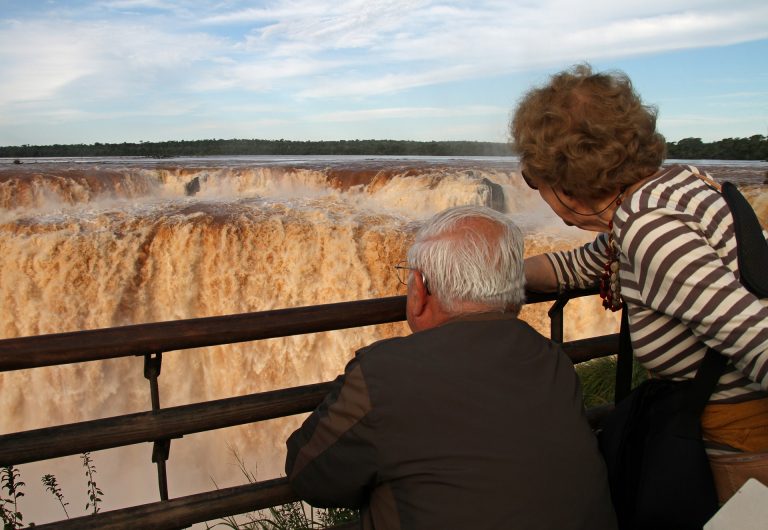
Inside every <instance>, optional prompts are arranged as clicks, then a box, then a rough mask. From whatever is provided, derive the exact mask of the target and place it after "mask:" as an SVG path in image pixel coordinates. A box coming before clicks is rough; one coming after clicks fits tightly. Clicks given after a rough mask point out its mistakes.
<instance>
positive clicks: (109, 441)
mask: <svg viewBox="0 0 768 530" xmlns="http://www.w3.org/2000/svg"><path fill="white" fill-rule="evenodd" d="M330 385H331V383H330V382H327V383H317V384H313V385H306V386H299V387H294V388H288V389H282V390H273V391H270V392H262V393H258V394H250V395H247V396H238V397H233V398H227V399H219V400H215V401H206V402H203V403H196V404H193V405H182V406H179V407H168V408H163V409H160V410H158V411H149V412H138V413H135V414H127V415H123V416H115V417H112V418H104V419H99V420H91V421H83V422H78V423H70V424H67V425H58V426H55V427H46V428H43V429H34V430H30V431H23V432H17V433H11V434H5V435H2V436H0V467H2V466H9V465H18V464H25V463H28V462H35V461H38V460H46V459H49V458H57V457H60V456H67V455H75V454H79V453H83V452H86V451H98V450H101V449H110V448H114V447H122V446H125V445H131V444H137V443H143V442H152V441H154V440H163V439H168V438H179V437H181V436H184V435H185V434H192V433H196V432H203V431H210V430H214V429H223V428H225V427H232V426H235V425H242V424H245V423H252V422H256V421H264V420H270V419H274V418H282V417H284V416H291V415H294V414H301V413H303V412H310V411H312V410H314V409H315V407H317V405H318V404H319V403H320V402H321V401H322V399H323V398H324V397H325V396H326V394H328V391H329V390H330Z"/></svg>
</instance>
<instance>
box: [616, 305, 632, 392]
mask: <svg viewBox="0 0 768 530" xmlns="http://www.w3.org/2000/svg"><path fill="white" fill-rule="evenodd" d="M631 390H632V341H631V340H630V337H629V309H627V304H626V303H624V304H623V305H622V308H621V329H620V330H619V353H618V355H617V356H616V388H615V389H614V394H613V402H614V403H618V402H619V401H621V400H622V399H624V398H625V397H627V396H628V395H629V393H630V391H631Z"/></svg>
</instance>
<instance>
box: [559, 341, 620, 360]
mask: <svg viewBox="0 0 768 530" xmlns="http://www.w3.org/2000/svg"><path fill="white" fill-rule="evenodd" d="M562 348H563V351H564V352H565V353H566V354H567V355H568V357H570V358H571V361H573V364H579V363H583V362H585V361H589V360H591V359H596V358H597V357H607V356H609V355H615V354H616V353H618V351H619V334H618V333H614V334H613V335H601V336H599V337H590V338H588V339H581V340H572V341H569V342H564V343H563V344H562Z"/></svg>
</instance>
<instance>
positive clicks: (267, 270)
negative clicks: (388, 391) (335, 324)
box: [0, 158, 766, 524]
mask: <svg viewBox="0 0 768 530" xmlns="http://www.w3.org/2000/svg"><path fill="white" fill-rule="evenodd" d="M748 196H749V197H750V200H752V201H753V203H755V204H756V206H758V205H759V204H761V201H762V206H761V207H760V206H758V208H762V210H761V215H762V216H763V218H765V215H766V200H765V196H764V195H763V194H762V193H761V192H760V191H759V190H758V191H755V192H754V193H752V192H750V195H748ZM459 204H485V205H488V206H491V207H494V208H496V209H499V210H502V211H505V212H507V213H508V214H509V215H510V216H512V217H513V218H514V219H515V220H516V221H517V222H518V223H519V224H520V225H521V227H522V228H523V231H524V232H525V233H526V253H527V254H535V253H539V252H542V251H546V250H550V249H554V248H564V247H568V246H571V245H573V244H574V243H576V242H582V241H587V240H589V239H590V238H591V236H590V234H588V233H584V232H581V231H578V230H575V229H569V228H567V227H565V226H564V225H563V224H562V222H561V221H559V220H558V219H557V218H555V217H554V215H553V214H552V213H551V212H550V211H549V210H548V208H546V206H545V205H544V204H543V202H541V200H540V198H539V197H538V194H537V193H535V192H533V191H531V190H530V189H528V188H527V187H526V186H525V185H524V184H522V182H521V180H520V178H519V175H518V173H517V167H516V162H515V161H514V160H509V159H506V160H505V159H486V160H481V161H479V160H450V161H449V162H439V161H437V160H434V159H433V160H421V159H419V160H381V159H379V160H366V159H364V158H356V159H352V160H350V159H346V158H328V159H315V160H309V161H307V160H301V159H294V160H263V159H258V158H251V159H234V160H220V161H215V162H212V161H211V160H179V161H174V162H173V163H172V164H169V163H167V162H162V163H159V162H155V161H151V160H114V159H113V160H104V161H58V162H36V163H29V162H28V163H25V164H21V165H14V166H10V164H6V165H4V166H3V165H0V241H1V242H2V247H1V248H2V255H1V256H0V260H2V262H1V263H0V304H2V309H3V310H2V312H0V338H12V337H21V336H30V335H37V334H45V333H56V332H64V331H76V330H83V329H95V328H103V327H111V326H120V325H126V324H134V323H143V322H157V321H165V320H175V319H187V318H197V317H206V316H216V315H226V314H234V313H242V312H251V311H262V310H269V309H278V308H286V307H297V306H305V305H315V304H325V303H332V302H341V301H349V300H360V299H367V298H377V297H382V296H391V295H395V294H404V288H401V286H400V285H399V283H398V281H397V279H396V277H395V275H394V274H393V271H392V269H391V265H392V264H393V263H396V262H398V261H400V260H401V259H402V258H403V257H404V254H405V250H406V248H407V246H408V242H409V241H410V238H411V236H412V234H413V231H414V230H415V228H416V227H417V226H418V223H419V221H420V220H422V219H424V218H425V217H428V216H429V215H431V214H433V213H435V212H437V211H439V210H442V209H444V208H446V207H449V206H453V205H459ZM546 309H547V308H546V307H536V306H532V307H529V308H526V309H525V310H524V312H523V315H522V317H523V318H525V319H526V320H528V321H529V322H531V323H532V324H533V325H534V326H535V327H537V328H538V329H540V330H541V331H542V332H544V333H547V332H548V331H547V330H548V319H547V317H546ZM616 327H617V326H616V320H615V317H614V316H613V315H610V314H607V313H605V312H603V311H602V310H601V309H599V303H598V301H597V300H587V299H585V300H578V301H574V302H571V304H569V307H568V308H567V309H566V340H570V339H574V338H581V337H586V336H592V335H597V334H604V333H611V332H614V331H615V330H616ZM405 333H408V330H407V326H406V325H405V324H404V323H398V324H390V325H383V326H371V327H366V328H360V329H355V330H345V331H335V332H328V333H319V334H313V335H301V336H296V337H288V338H284V339H271V340H265V341H259V342H253V343H245V344H237V345H226V346H220V347H214V348H203V349H197V350H187V351H179V352H168V353H166V354H165V355H164V356H163V367H162V373H161V376H160V398H161V405H162V406H174V405H183V404H188V403H196V402H200V401H205V400H210V399H218V398H224V397H230V396H238V395H244V394H249V393H253V392H261V391H266V390H272V389H276V388H285V387H290V386H295V385H299V384H308V383H314V382H320V381H327V380H330V379H332V378H334V377H335V376H336V375H337V374H338V373H340V372H341V371H342V370H343V367H344V365H345V363H346V361H347V360H348V359H349V358H350V356H351V355H352V354H353V352H354V351H355V350H356V349H357V348H359V347H361V346H363V345H365V344H368V343H370V342H373V341H375V340H378V339H381V338H384V337H388V336H392V335H396V334H405ZM0 388H2V391H1V392H0V403H1V404H2V410H3V412H4V413H3V415H2V419H1V420H0V432H3V433H8V432H16V431H22V430H28V429H33V428H39V427H44V426H49V425H55V424H62V423H71V422H76V421H84V420H89V419H96V418H103V417H109V416H114V415H119V414H125V413H130V412H138V411H144V410H149V409H150V403H149V391H148V383H147V381H146V380H145V379H144V378H143V364H142V361H141V359H139V358H125V359H116V360H109V361H104V362H91V363H83V364H78V365H69V366H59V367H50V368H40V369H35V370H21V371H16V372H8V373H2V374H0ZM301 419H302V418H300V417H294V418H285V419H281V420H274V421H269V422H263V423H260V424H254V425H247V426H241V427H237V428H231V429H225V430H220V431H214V432H210V433H202V434H197V435H190V436H185V437H184V438H183V439H181V440H174V441H173V442H172V443H171V452H170V460H169V462H168V474H169V491H170V495H171V496H172V497H178V496H182V495H186V494H191V493H195V492H199V491H204V490H209V489H212V488H213V487H214V484H213V480H215V482H216V484H218V486H219V487H226V486H231V485H236V484H240V483H242V482H243V481H244V477H242V475H240V472H239V470H238V469H237V466H236V465H234V459H233V457H232V455H231V453H230V448H232V449H234V450H236V451H237V452H238V453H239V454H240V455H241V456H242V457H243V458H244V459H245V463H246V465H247V466H248V468H249V469H250V470H251V471H252V472H254V473H255V474H256V475H257V477H258V479H260V480H264V479H268V478H272V477H276V476H280V475H281V473H282V460H283V454H284V440H285V438H286V437H287V435H288V434H289V433H290V432H291V431H292V430H293V429H294V428H295V427H296V425H297V424H298V423H299V422H300V421H301ZM150 454H151V445H150V444H144V445H140V446H133V447H128V448H123V449H116V450H110V451H103V452H98V453H96V454H94V455H93V457H94V460H95V462H96V465H97V467H98V471H99V473H98V476H97V477H98V481H99V486H100V487H101V488H102V489H103V490H104V492H105V497H104V503H103V505H102V506H103V509H113V508H118V507H123V506H128V505H132V504H138V503H144V502H152V501H154V500H157V498H158V496H157V488H156V475H155V469H154V466H153V465H152V464H151V462H150ZM21 470H22V474H23V478H24V480H25V481H26V483H27V490H26V491H27V495H26V497H24V498H23V501H22V502H23V505H22V509H23V511H24V513H25V521H34V522H37V523H38V524H39V523H43V522H46V521H49V520H55V519H60V518H61V517H62V516H63V513H62V512H60V511H59V510H60V508H59V507H58V504H57V503H56V501H55V499H54V498H53V497H52V496H50V495H49V494H47V493H45V492H44V491H43V487H42V485H40V484H39V478H38V477H40V476H42V475H43V474H45V473H54V474H55V475H56V476H57V478H58V479H59V482H60V483H61V485H62V490H63V492H64V494H65V496H66V497H68V499H69V500H70V501H71V504H72V505H73V507H74V510H73V511H74V512H75V515H79V514H80V513H82V512H78V511H77V505H78V504H82V506H84V505H85V500H83V501H82V502H81V501H80V498H81V497H82V498H83V499H85V481H84V480H82V471H81V468H80V462H79V460H78V459H77V457H68V458H62V459H56V460H52V461H47V462H40V463H34V464H28V465H24V466H21Z"/></svg>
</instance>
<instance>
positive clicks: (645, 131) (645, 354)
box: [510, 65, 768, 502]
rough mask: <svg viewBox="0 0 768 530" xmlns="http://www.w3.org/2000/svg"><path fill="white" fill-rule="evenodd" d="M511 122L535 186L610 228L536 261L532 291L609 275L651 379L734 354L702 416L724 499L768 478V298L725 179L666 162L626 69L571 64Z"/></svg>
mask: <svg viewBox="0 0 768 530" xmlns="http://www.w3.org/2000/svg"><path fill="white" fill-rule="evenodd" d="M510 129H511V134H512V137H513V139H514V146H515V148H516V149H517V152H518V154H519V155H520V163H521V169H522V174H523V178H524V179H525V181H526V182H527V183H528V185H529V186H530V187H531V188H533V189H536V190H538V191H539V194H540V195H541V197H542V199H544V201H545V202H546V203H547V204H548V205H549V206H550V208H552V210H554V212H555V213H556V214H557V215H558V216H559V217H560V218H561V219H562V220H563V221H565V223H566V224H568V225H573V226H577V227H579V228H582V229H584V230H590V231H594V232H598V233H599V234H598V236H597V237H596V239H595V240H594V241H593V242H592V243H589V244H587V245H585V246H583V247H581V248H577V249H574V250H570V251H564V252H555V253H551V254H545V255H539V256H534V257H531V258H528V259H527V260H526V265H525V266H526V270H525V273H526V280H527V283H528V288H529V289H531V290H537V291H543V292H551V291H556V290H565V289H573V288H583V287H588V286H592V285H595V284H599V285H600V286H601V296H602V297H603V305H604V306H605V307H606V308H608V309H611V310H617V309H620V308H621V307H622V302H624V303H626V305H627V307H628V309H629V329H630V336H631V338H632V346H633V350H634V354H635V357H636V358H637V359H638V361H639V362H640V363H641V364H642V365H643V366H644V367H645V368H646V369H647V370H648V371H649V373H650V374H651V376H652V377H661V378H668V379H671V380H676V381H678V380H680V381H681V380H686V379H691V378H692V377H693V376H694V375H695V374H696V371H697V369H698V367H699V365H700V363H701V361H702V359H703V357H704V355H705V353H706V350H707V347H708V346H709V347H712V348H714V349H715V350H717V351H718V352H720V353H722V354H724V355H725V356H727V357H728V358H729V361H730V362H729V364H728V367H727V369H726V372H725V373H724V374H723V375H722V377H721V378H720V380H719V382H718V385H717V387H716V389H715V391H714V392H713V394H712V395H711V397H710V401H709V404H708V405H707V407H706V409H705V412H704V414H703V416H702V428H703V431H704V438H705V441H706V443H707V449H708V453H709V455H710V463H711V464H712V468H713V471H714V475H715V482H716V485H717V488H718V494H719V496H720V499H721V502H722V501H724V500H725V499H727V498H728V497H730V496H731V495H732V494H733V492H734V491H735V490H736V489H738V488H739V487H740V486H741V485H742V484H743V482H744V481H745V480H746V478H748V477H756V478H758V479H760V480H761V481H762V482H763V483H764V484H766V485H768V392H766V391H767V390H768V300H761V299H758V298H756V297H755V296H754V295H753V294H752V293H750V292H749V291H747V290H746V289H745V288H744V287H743V286H742V284H741V283H740V282H739V264H738V263H737V256H736V239H735V236H734V227H733V219H732V217H731V214H730V210H729V209H728V206H727V204H726V203H725V201H724V199H723V198H722V197H721V196H720V194H719V193H718V191H717V184H715V183H714V182H713V181H712V180H711V179H710V178H709V177H708V176H706V175H702V174H700V173H699V172H697V170H696V169H695V168H692V167H688V166H672V167H662V162H663V160H664V155H665V140H664V137H663V136H662V135H661V134H659V133H658V132H657V131H656V112H655V109H653V108H650V107H648V106H645V105H643V103H642V101H641V100H640V98H639V96H638V95H637V94H636V93H635V91H634V89H633V87H632V83H631V82H630V80H629V79H628V78H627V76H626V75H624V74H622V73H594V72H593V71H592V69H591V68H590V67H589V66H588V65H578V66H576V67H574V68H572V69H570V70H568V71H565V72H561V73H559V74H557V75H555V76H553V77H552V78H551V80H550V82H549V83H548V84H547V85H546V86H543V87H540V88H535V89H533V90H531V91H530V92H529V93H527V94H526V95H525V96H524V97H523V99H522V100H521V102H520V103H519V105H518V107H517V109H516V112H515V115H514V117H513V119H512V122H511V125H510ZM745 453H748V454H747V455H745Z"/></svg>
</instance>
